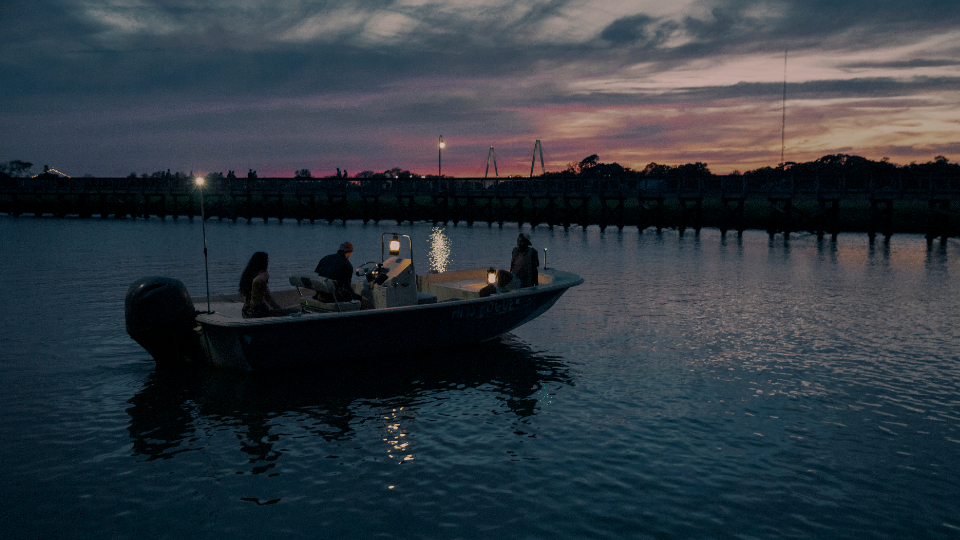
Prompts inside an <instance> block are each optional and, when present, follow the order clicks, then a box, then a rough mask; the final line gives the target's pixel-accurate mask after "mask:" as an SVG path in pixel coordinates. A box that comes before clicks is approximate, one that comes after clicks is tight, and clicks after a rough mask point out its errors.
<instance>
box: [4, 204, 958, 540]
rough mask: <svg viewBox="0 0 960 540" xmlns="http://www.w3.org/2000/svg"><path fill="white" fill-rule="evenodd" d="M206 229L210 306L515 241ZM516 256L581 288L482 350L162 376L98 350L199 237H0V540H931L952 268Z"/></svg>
mask: <svg viewBox="0 0 960 540" xmlns="http://www.w3.org/2000/svg"><path fill="white" fill-rule="evenodd" d="M206 229H207V237H208V241H209V243H210V263H211V288H212V290H213V292H215V293H217V292H232V291H233V290H234V289H235V288H236V281H237V279H238V278H239V275H240V271H241V270H242V266H243V264H244V263H245V262H246V259H247V258H248V257H249V255H250V253H252V252H253V251H256V250H261V249H262V250H265V251H268V252H269V253H270V261H271V275H272V276H278V277H282V276H284V275H285V274H287V273H295V272H299V271H303V270H304V269H307V270H309V269H312V267H313V265H315V264H316V260H318V259H319V257H321V256H323V255H325V254H326V253H327V252H328V251H329V249H328V248H329V247H330V246H336V245H337V244H339V243H340V242H342V241H343V240H349V241H351V242H352V243H353V244H354V246H355V249H356V251H357V254H356V255H355V257H356V259H355V260H362V261H366V260H372V259H377V258H378V257H379V253H380V237H381V234H383V233H384V232H393V231H395V230H396V231H398V232H402V233H404V234H409V235H410V236H411V237H412V238H413V241H414V256H415V257H419V258H418V259H417V260H415V263H416V264H417V265H418V267H420V268H431V269H435V270H441V269H443V268H446V269H460V268H470V267H489V266H496V267H504V266H506V265H508V264H509V254H510V249H511V248H512V247H513V246H514V245H515V239H516V234H517V228H516V227H512V228H511V227H509V226H505V227H504V228H502V229H501V228H499V227H490V228H488V227H485V226H483V225H480V226H475V227H445V228H440V227H433V226H431V225H429V224H415V225H412V226H411V225H402V226H397V225H395V224H393V223H390V224H381V225H361V224H354V223H349V224H347V225H339V224H334V225H326V224H324V225H297V224H294V223H290V222H287V223H283V224H280V223H276V222H270V223H267V224H263V223H252V224H242V223H241V224H232V223H221V222H208V223H207V224H206ZM524 231H526V232H530V233H531V235H532V237H533V243H534V247H536V248H537V249H538V250H542V249H543V248H548V250H549V254H550V260H549V261H548V264H549V265H550V266H551V267H555V268H560V269H564V270H570V271H573V272H576V273H578V274H580V275H581V276H583V277H584V278H585V283H584V284H583V285H582V286H580V287H577V288H575V289H572V290H571V291H569V292H568V293H567V294H566V295H564V297H562V298H561V299H560V301H559V302H558V303H557V305H556V306H554V308H552V309H551V310H550V311H549V312H548V313H547V314H546V315H544V316H542V317H541V318H539V319H537V320H535V321H533V322H531V323H529V324H527V325H525V326H523V327H521V328H520V329H518V330H517V331H516V332H514V334H513V335H512V336H511V337H509V338H508V339H506V340H505V341H503V342H500V343H493V344H489V345H486V346H483V347H479V348H476V349H470V350H464V351H448V352H443V353H438V354H433V355H422V356H417V357H414V358H402V359H398V358H389V357H388V358H387V359H385V360H381V361H380V362H379V363H374V364H360V365H351V366H337V367H336V369H329V370H320V371H315V372H298V373H293V374H237V373H232V372H221V371H218V370H199V371H196V372H187V373H169V372H164V371H158V370H156V369H155V368H154V366H153V364H152V363H151V362H150V361H149V359H148V357H147V356H146V353H144V352H143V351H142V350H141V349H140V348H139V347H138V346H137V345H136V344H135V343H134V342H132V340H130V339H129V338H128V337H127V336H126V335H125V333H124V328H123V294H124V293H125V291H126V287H127V286H128V285H129V284H130V283H131V282H132V281H133V280H135V279H137V278H139V277H142V276H144V275H149V274H157V275H170V276H173V277H178V278H179V279H182V280H183V281H184V282H185V283H186V284H187V287H188V289H189V290H191V291H193V292H194V293H195V294H199V293H200V292H201V291H203V290H204V285H205V284H204V274H203V264H202V263H203V259H202V244H201V240H200V224H199V222H192V223H191V222H189V221H186V220H180V221H178V222H172V221H169V220H168V221H166V222H159V221H157V220H150V221H142V220H141V221H136V222H133V221H115V220H56V219H33V218H20V219H12V218H6V217H2V216H0V243H2V245H4V246H5V247H6V246H14V247H15V249H16V252H17V253H18V257H16V258H14V259H12V260H11V261H9V264H8V265H6V266H5V267H0V279H2V280H3V282H4V283H5V284H7V286H8V288H7V299H8V300H9V304H8V305H9V306H15V307H14V308H13V309H6V310H3V312H2V313H0V319H2V323H3V324H2V326H0V346H2V350H3V353H2V356H0V377H2V379H0V380H2V382H3V383H4V388H5V389H6V390H5V392H4V393H2V394H0V410H2V411H3V413H0V437H2V438H3V440H4V441H13V443H12V444H5V445H3V446H2V447H0V459H2V462H3V463H5V464H6V465H7V466H6V470H5V473H6V476H5V482H4V483H3V486H4V487H3V488H2V489H3V494H4V495H6V497H5V500H6V501H7V504H6V505H3V506H2V507H3V508H4V510H2V512H4V514H3V515H0V518H3V522H4V523H5V524H7V523H13V524H15V525H14V527H15V528H16V530H15V531H14V536H16V535H17V534H18V533H22V534H20V535H21V536H24V535H28V533H29V535H33V536H42V537H89V536H94V535H96V536H98V537H104V536H107V537H115V538H134V537H142V536H144V535H145V532H151V531H152V533H156V531H164V532H163V533H162V534H160V535H168V536H171V537H173V536H178V535H179V536H182V535H190V536H191V537H198V536H199V537H217V538H220V537H223V536H225V535H230V536H232V537H241V538H243V537H249V538H253V537H262V536H263V532H264V531H270V534H271V536H280V537H310V538H312V537H315V536H316V535H317V531H323V533H324V535H326V536H330V537H334V536H340V537H348V538H361V537H373V536H378V535H380V536H387V537H390V536H392V537H398V538H413V537H417V538H449V537H463V538H487V537H490V536H492V535H497V536H503V537H508V538H544V537H548V536H564V537H571V538H597V537H617V538H677V537H698V538H724V537H763V538H777V537H799V538H860V537H864V536H870V537H914V538H921V537H925V538H950V537H952V536H954V535H955V533H956V531H957V530H958V529H957V527H958V526H960V520H958V519H957V517H956V516H957V515H958V513H957V512H956V504H955V501H956V500H960V487H958V485H957V483H956V481H955V480H956V478H957V477H960V457H958V455H960V452H958V449H960V401H958V400H957V396H958V395H960V360H958V353H957V350H958V349H957V346H958V344H960V331H958V330H957V325H956V324H955V323H956V320H957V316H958V315H960V306H958V303H957V302H956V298H958V294H960V284H958V282H957V279H956V276H957V275H958V270H960V249H958V243H957V242H956V241H954V240H951V241H950V242H948V243H947V244H946V245H939V244H935V245H934V246H933V247H932V248H931V249H927V247H926V245H925V241H924V239H923V238H922V237H907V236H896V237H894V238H893V239H892V240H891V242H890V243H889V244H884V243H882V242H877V243H876V244H874V245H873V246H871V245H870V244H869V243H868V242H867V240H866V237H865V235H841V237H840V239H839V240H838V241H837V242H836V243H832V242H830V241H829V240H828V241H825V242H818V241H817V240H816V238H815V237H812V236H808V235H793V236H791V239H790V241H789V242H787V243H785V242H783V240H782V239H780V238H779V237H778V238H775V239H774V240H772V241H771V240H769V239H768V238H767V237H766V234H765V233H757V232H751V231H748V232H747V233H746V234H745V235H744V237H743V238H737V237H736V236H734V235H728V236H727V237H726V238H721V237H720V235H719V233H718V232H717V231H711V230H704V231H703V232H702V234H701V235H700V236H699V237H696V236H694V235H691V234H689V233H688V234H687V235H685V236H684V237H679V236H678V235H677V234H676V232H675V231H665V232H664V233H663V234H662V235H657V234H655V233H653V232H651V231H644V232H639V231H636V230H635V229H634V230H631V229H627V230H624V231H622V232H620V231H616V230H607V231H605V232H602V233H601V232H600V231H599V230H598V229H597V228H595V227H594V228H588V229H586V230H583V229H578V228H572V229H570V230H568V231H567V230H562V229H560V228H555V229H553V230H551V229H549V228H545V227H537V228H534V229H530V228H524ZM274 281H276V283H278V284H279V283H282V279H277V278H275V279H274V280H271V285H272V286H274V287H279V286H280V285H277V284H274ZM411 458H412V459H411ZM152 533H151V534H152ZM151 534H146V536H150V535H151Z"/></svg>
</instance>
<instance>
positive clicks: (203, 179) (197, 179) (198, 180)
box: [193, 176, 207, 186]
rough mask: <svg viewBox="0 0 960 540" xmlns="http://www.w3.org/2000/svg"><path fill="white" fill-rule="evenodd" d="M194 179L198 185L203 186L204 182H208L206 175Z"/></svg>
mask: <svg viewBox="0 0 960 540" xmlns="http://www.w3.org/2000/svg"><path fill="white" fill-rule="evenodd" d="M193 181H194V182H196V184H197V185H198V186H202V185H203V183H204V182H206V181H207V180H206V179H205V178H204V177H202V176H198V177H196V178H194V179H193Z"/></svg>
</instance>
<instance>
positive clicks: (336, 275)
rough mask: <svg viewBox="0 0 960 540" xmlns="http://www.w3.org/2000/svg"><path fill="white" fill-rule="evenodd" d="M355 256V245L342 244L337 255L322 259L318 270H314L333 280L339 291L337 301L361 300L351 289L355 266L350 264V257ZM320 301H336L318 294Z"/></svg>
mask: <svg viewBox="0 0 960 540" xmlns="http://www.w3.org/2000/svg"><path fill="white" fill-rule="evenodd" d="M352 254H353V244H351V243H350V242H344V243H342V244H340V247H339V248H338V249H337V252H336V253H332V254H330V255H327V256H326V257H324V258H322V259H320V262H319V263H317V268H316V270H314V271H315V272H316V273H317V275H319V276H320V277H325V278H328V279H331V280H333V282H334V284H335V285H336V290H337V298H336V299H337V300H338V301H340V302H348V301H350V300H360V295H359V294H357V293H355V292H353V289H351V288H350V280H351V279H352V278H351V276H352V275H353V265H351V264H350V255H352ZM317 296H318V298H319V299H320V300H322V301H326V302H333V301H334V299H333V298H331V297H329V295H327V294H325V293H319V292H318V293H317Z"/></svg>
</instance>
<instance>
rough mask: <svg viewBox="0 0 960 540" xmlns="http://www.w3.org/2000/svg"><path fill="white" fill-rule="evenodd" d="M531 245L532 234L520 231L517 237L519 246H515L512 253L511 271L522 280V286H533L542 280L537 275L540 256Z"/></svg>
mask: <svg viewBox="0 0 960 540" xmlns="http://www.w3.org/2000/svg"><path fill="white" fill-rule="evenodd" d="M531 245H532V242H531V241H530V235H529V234H527V233H520V236H518V237H517V247H515V248H513V252H512V253H511V255H510V273H511V274H513V275H514V277H516V278H517V280H519V281H520V286H521V287H532V286H534V285H536V284H538V283H539V282H540V280H539V276H538V275H537V268H538V267H539V266H540V257H538V256H537V250H535V249H533V247H531Z"/></svg>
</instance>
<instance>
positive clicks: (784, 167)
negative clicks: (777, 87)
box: [780, 49, 787, 170]
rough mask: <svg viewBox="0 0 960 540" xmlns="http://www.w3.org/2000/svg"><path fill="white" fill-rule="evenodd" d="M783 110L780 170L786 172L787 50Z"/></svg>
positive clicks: (784, 66) (784, 51)
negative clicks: (784, 158) (784, 153)
mask: <svg viewBox="0 0 960 540" xmlns="http://www.w3.org/2000/svg"><path fill="white" fill-rule="evenodd" d="M781 109H782V110H783V113H782V117H781V119H780V169H781V170H786V166H787V165H786V163H784V161H783V150H784V147H785V140H786V139H785V137H786V130H787V49H784V50H783V105H782V107H781Z"/></svg>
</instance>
